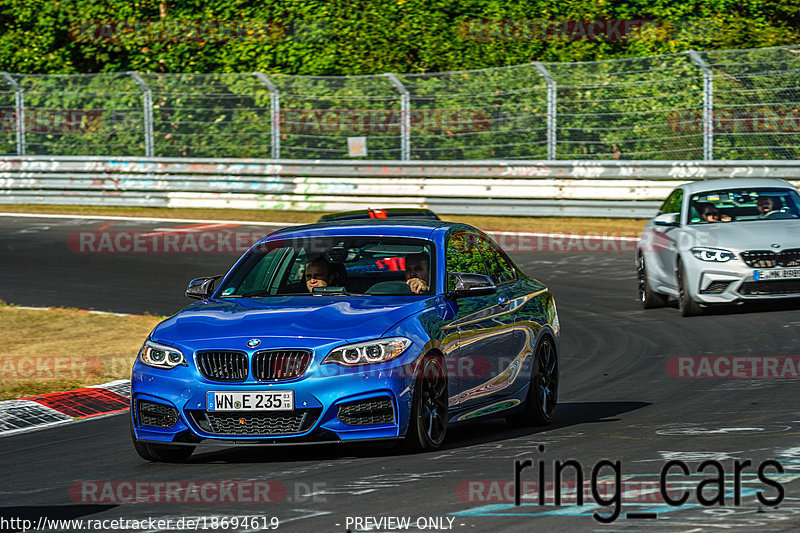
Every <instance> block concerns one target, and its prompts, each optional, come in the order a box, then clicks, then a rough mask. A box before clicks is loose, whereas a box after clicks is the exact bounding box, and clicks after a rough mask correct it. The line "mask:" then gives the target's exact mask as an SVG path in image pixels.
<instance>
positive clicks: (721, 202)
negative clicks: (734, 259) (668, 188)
mask: <svg viewBox="0 0 800 533" xmlns="http://www.w3.org/2000/svg"><path fill="white" fill-rule="evenodd" d="M793 218H794V219H796V218H800V197H799V196H798V194H797V192H796V191H794V190H793V189H781V188H752V189H725V190H719V191H710V192H703V193H698V194H694V195H692V197H691V199H690V200H689V224H708V223H717V222H720V223H726V222H746V221H752V220H785V219H793Z"/></svg>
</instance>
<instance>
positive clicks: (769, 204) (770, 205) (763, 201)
mask: <svg viewBox="0 0 800 533" xmlns="http://www.w3.org/2000/svg"><path fill="white" fill-rule="evenodd" d="M756 209H758V216H760V217H761V218H766V217H767V216H769V214H770V213H772V212H773V211H775V202H774V201H773V200H772V198H771V197H769V196H759V197H758V202H757V203H756Z"/></svg>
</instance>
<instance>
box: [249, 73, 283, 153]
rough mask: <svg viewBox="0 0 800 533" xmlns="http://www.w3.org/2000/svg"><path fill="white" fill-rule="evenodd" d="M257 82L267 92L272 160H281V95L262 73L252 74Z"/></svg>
mask: <svg viewBox="0 0 800 533" xmlns="http://www.w3.org/2000/svg"><path fill="white" fill-rule="evenodd" d="M253 76H255V77H256V78H257V79H258V81H260V82H261V83H263V84H264V86H265V87H266V88H267V90H268V91H269V107H270V112H271V117H272V119H271V124H272V137H271V138H270V139H271V141H270V146H271V148H272V159H280V158H281V95H280V93H279V92H278V88H277V87H275V84H274V83H272V82H271V81H269V78H267V77H266V76H265V75H264V73H262V72H253Z"/></svg>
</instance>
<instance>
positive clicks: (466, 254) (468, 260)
mask: <svg viewBox="0 0 800 533" xmlns="http://www.w3.org/2000/svg"><path fill="white" fill-rule="evenodd" d="M445 268H446V269H447V271H448V272H471V273H473V274H483V275H485V276H488V275H489V272H488V271H487V269H486V263H485V262H484V260H483V257H482V256H481V252H480V249H479V247H478V240H477V238H476V235H473V234H468V233H463V232H461V233H454V234H453V235H451V236H450V238H449V239H448V240H447V248H446V249H445ZM453 289H455V282H454V281H453V279H452V278H451V277H450V276H448V277H447V290H448V291H452V290H453Z"/></svg>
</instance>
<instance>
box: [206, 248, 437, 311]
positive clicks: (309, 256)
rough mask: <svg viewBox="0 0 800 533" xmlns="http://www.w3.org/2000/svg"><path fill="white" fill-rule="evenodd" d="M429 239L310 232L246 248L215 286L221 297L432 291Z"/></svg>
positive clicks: (433, 282) (427, 292)
mask: <svg viewBox="0 0 800 533" xmlns="http://www.w3.org/2000/svg"><path fill="white" fill-rule="evenodd" d="M432 252H433V245H432V243H431V242H430V241H424V240H419V239H405V238H394V237H392V238H390V237H312V238H302V239H294V240H284V241H271V242H267V243H264V244H262V245H260V246H258V247H257V248H254V249H253V250H251V251H250V252H249V253H248V254H247V256H246V257H245V258H244V260H243V261H241V262H240V263H239V264H238V266H237V267H236V268H235V270H234V271H233V272H232V273H231V275H230V276H228V279H227V280H226V281H225V283H224V284H223V285H222V286H221V287H220V291H219V293H218V294H219V296H220V297H222V298H237V297H238V298H242V297H261V296H286V295H309V294H313V295H316V294H358V295H393V296H413V295H417V294H431V287H435V281H434V279H433V272H434V269H433V259H432V258H433V253H432Z"/></svg>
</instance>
